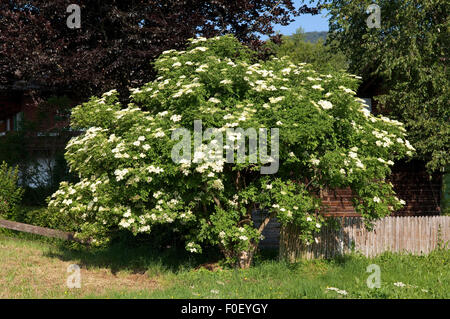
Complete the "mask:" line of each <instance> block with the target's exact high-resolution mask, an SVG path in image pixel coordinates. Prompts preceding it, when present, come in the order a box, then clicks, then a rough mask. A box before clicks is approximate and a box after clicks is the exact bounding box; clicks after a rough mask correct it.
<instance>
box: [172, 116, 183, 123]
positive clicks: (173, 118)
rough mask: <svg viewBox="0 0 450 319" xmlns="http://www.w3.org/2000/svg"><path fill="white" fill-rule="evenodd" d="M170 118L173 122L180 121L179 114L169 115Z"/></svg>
mask: <svg viewBox="0 0 450 319" xmlns="http://www.w3.org/2000/svg"><path fill="white" fill-rule="evenodd" d="M170 120H171V121H173V122H179V121H181V115H172V116H171V117H170Z"/></svg>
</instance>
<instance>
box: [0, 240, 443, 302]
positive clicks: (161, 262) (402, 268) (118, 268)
mask: <svg viewBox="0 0 450 319" xmlns="http://www.w3.org/2000/svg"><path fill="white" fill-rule="evenodd" d="M213 258H215V255H214V254H211V255H208V256H206V257H202V259H196V258H193V257H192V256H190V255H189V254H187V253H185V252H183V251H177V250H176V249H164V250H160V251H155V250H150V249H149V248H148V247H146V246H125V245H115V246H113V247H110V248H108V249H102V250H100V249H97V250H88V249H81V250H80V249H78V250H73V249H70V248H68V247H67V245H63V244H61V242H58V241H53V242H49V241H42V240H39V239H37V238H36V237H35V236H23V235H22V236H20V237H16V236H15V235H14V234H12V233H8V235H5V234H3V235H1V234H0V297H2V298H168V299H170V298H189V299H193V298H295V299H299V298H444V299H447V298H449V297H450V293H449V287H450V267H449V260H450V253H449V250H438V251H435V252H433V253H432V254H430V255H428V256H413V255H407V254H403V255H401V254H390V253H385V254H383V255H380V256H378V257H376V258H373V259H368V258H365V257H362V256H359V255H356V254H354V255H349V256H344V257H341V258H337V259H333V260H312V261H301V262H298V263H293V264H289V263H285V262H281V261H278V260H277V258H276V253H274V252H270V251H269V252H264V253H262V254H260V255H259V256H258V257H257V258H256V260H255V264H254V266H253V267H252V268H251V269H247V270H236V269H230V268H226V267H220V266H218V265H217V264H215V265H216V268H218V269H217V270H215V271H209V270H206V269H205V268H202V267H199V265H200V264H202V263H204V262H205V261H207V260H208V259H209V260H211V259H213ZM69 264H78V265H80V266H81V269H82V271H81V275H82V287H81V289H68V288H67V287H66V278H67V276H68V273H67V272H66V270H67V266H68V265H69ZM370 264H377V265H378V266H380V269H381V288H379V289H369V288H368V287H367V284H366V280H367V278H368V276H369V275H370V274H369V273H367V272H366V268H367V266H368V265H370ZM396 282H402V283H404V284H405V285H406V286H405V287H397V286H395V285H394V283H396ZM327 287H336V288H339V289H341V290H345V291H346V292H347V293H348V294H347V295H340V294H338V293H337V292H335V291H330V290H327V289H326V288H327Z"/></svg>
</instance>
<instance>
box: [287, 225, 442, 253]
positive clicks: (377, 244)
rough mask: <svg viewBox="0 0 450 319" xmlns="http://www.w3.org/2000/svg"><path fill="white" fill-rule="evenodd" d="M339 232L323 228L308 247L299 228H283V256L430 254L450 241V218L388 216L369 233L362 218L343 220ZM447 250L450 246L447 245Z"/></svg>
mask: <svg viewBox="0 0 450 319" xmlns="http://www.w3.org/2000/svg"><path fill="white" fill-rule="evenodd" d="M338 221H339V222H340V223H341V227H340V228H339V229H333V228H331V227H323V228H322V230H321V233H320V234H319V235H318V236H317V239H318V243H316V242H314V243H313V244H311V245H309V246H306V245H303V244H302V243H301V242H300V240H299V238H298V234H299V229H298V228H296V227H293V226H288V227H282V228H281V232H280V257H281V258H283V259H287V260H289V261H295V260H297V259H300V258H306V259H312V258H329V257H333V256H336V255H342V254H345V253H349V252H351V251H353V250H354V251H359V252H361V253H362V254H364V255H365V256H368V257H373V256H375V255H378V254H380V253H382V252H385V251H391V252H411V253H413V254H427V253H429V252H431V251H432V250H434V249H435V248H437V247H438V245H442V246H444V245H448V243H449V241H450V216H423V217H403V216H402V217H386V218H384V219H381V220H379V221H377V222H376V223H375V224H374V228H373V230H372V231H368V230H367V229H366V227H365V226H364V223H363V222H362V219H361V217H341V218H339V219H338ZM447 248H448V246H447Z"/></svg>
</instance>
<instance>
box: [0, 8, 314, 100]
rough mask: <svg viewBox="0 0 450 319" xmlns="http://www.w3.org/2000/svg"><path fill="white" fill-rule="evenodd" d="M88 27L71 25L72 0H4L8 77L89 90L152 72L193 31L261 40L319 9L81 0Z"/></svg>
mask: <svg viewBox="0 0 450 319" xmlns="http://www.w3.org/2000/svg"><path fill="white" fill-rule="evenodd" d="M77 3H78V4H79V5H80V7H81V28H75V29H70V28H68V26H67V25H66V22H67V18H68V16H69V13H67V12H66V9H67V6H68V5H69V2H67V1H65V0H51V1H42V0H35V1H28V0H7V1H2V2H1V3H0V83H1V84H3V85H4V84H9V83H11V82H14V81H23V82H26V83H30V82H37V83H39V85H41V86H47V87H51V88H52V89H53V88H54V89H56V90H65V92H70V94H71V95H78V96H80V97H84V98H86V97H88V96H90V95H93V94H99V93H100V92H104V91H106V90H109V89H111V88H116V89H119V91H121V92H122V93H124V92H127V88H128V87H135V86H137V85H142V84H144V83H146V82H148V81H149V80H151V79H152V77H153V75H154V72H153V71H152V67H151V65H150V62H151V61H152V60H154V59H155V58H156V57H157V56H158V55H159V54H160V53H161V52H163V51H165V50H168V49H181V48H182V47H183V46H184V45H185V42H186V40H187V39H188V38H191V37H193V36H197V35H202V36H206V37H211V36H216V35H220V34H224V33H233V34H235V35H236V37H237V38H238V39H239V40H241V41H242V42H244V43H247V44H248V45H250V46H253V47H258V46H259V45H260V44H261V42H260V41H259V38H258V35H260V34H266V35H271V34H273V25H274V24H275V23H279V24H282V25H286V24H288V23H289V22H290V21H291V20H292V18H293V17H294V16H296V15H299V14H300V13H316V12H317V9H315V8H309V7H307V6H306V5H305V6H302V7H301V8H298V9H296V8H295V7H294V5H293V2H292V1H291V0H284V1H281V2H280V1H276V0H263V1H253V0H232V1H230V0H213V1H205V0H186V1H179V0H167V1H159V0H158V1H153V0H134V1H110V0H109V1H103V0H89V1H87V0H82V1H77Z"/></svg>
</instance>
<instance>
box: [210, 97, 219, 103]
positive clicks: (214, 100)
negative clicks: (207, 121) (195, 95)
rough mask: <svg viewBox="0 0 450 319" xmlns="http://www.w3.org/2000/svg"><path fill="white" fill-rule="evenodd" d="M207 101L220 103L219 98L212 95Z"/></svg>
mask: <svg viewBox="0 0 450 319" xmlns="http://www.w3.org/2000/svg"><path fill="white" fill-rule="evenodd" d="M208 102H211V103H214V104H218V103H220V102H221V101H220V100H219V99H216V98H215V97H212V98H210V99H209V100H208Z"/></svg>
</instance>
